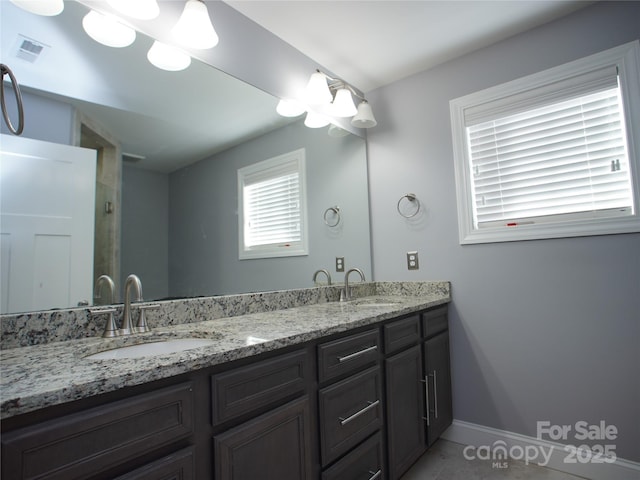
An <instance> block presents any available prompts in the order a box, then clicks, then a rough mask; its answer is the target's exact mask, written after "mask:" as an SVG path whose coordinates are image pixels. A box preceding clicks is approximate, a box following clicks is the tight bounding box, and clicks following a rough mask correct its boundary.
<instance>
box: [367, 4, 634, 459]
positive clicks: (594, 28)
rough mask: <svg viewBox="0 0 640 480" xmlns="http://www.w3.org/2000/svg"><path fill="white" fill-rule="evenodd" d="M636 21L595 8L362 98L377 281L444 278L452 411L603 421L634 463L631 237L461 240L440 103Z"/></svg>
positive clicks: (608, 40) (478, 419)
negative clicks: (403, 202) (413, 212)
mask: <svg viewBox="0 0 640 480" xmlns="http://www.w3.org/2000/svg"><path fill="white" fill-rule="evenodd" d="M638 19H640V3H639V2H628V3H609V2H605V3H600V4H596V5H593V6H590V7H587V8H585V9H583V10H580V11H578V12H576V13H574V14H572V15H570V16H568V17H565V18H562V19H560V20H558V21H556V22H553V23H549V24H547V25H544V26H542V27H539V28H536V29H534V30H531V31H529V32H526V33H524V34H521V35H518V36H515V37H512V38H511V39H509V40H507V41H504V42H501V43H498V44H496V45H493V46H491V47H488V48H484V49H482V50H479V51H477V52H475V53H472V54H469V55H467V56H464V57H462V58H459V59H457V60H454V61H451V62H449V63H446V64H443V65H441V66H438V67H436V68H433V69H430V70H428V71H425V72H422V73H420V74H417V75H415V76H412V77H410V78H407V79H404V80H402V81H398V82H396V83H394V84H392V85H389V86H387V87H384V88H381V89H378V90H376V91H374V92H372V93H370V94H368V97H369V100H370V102H371V104H372V105H374V106H375V109H376V118H377V120H378V122H379V124H378V127H376V128H374V129H372V130H371V131H370V132H369V137H368V148H369V166H370V188H371V198H372V200H371V214H372V232H373V258H374V270H375V278H376V279H377V280H433V279H446V280H451V281H452V293H453V304H452V307H451V316H450V321H451V347H452V350H451V357H452V369H453V389H454V392H453V395H454V397H453V398H454V417H455V418H456V419H458V420H462V421H467V422H472V423H476V424H480V425H484V426H488V427H494V428H497V429H503V430H507V431H512V432H517V433H521V434H525V435H530V436H535V435H536V421H538V420H548V421H550V422H551V423H553V424H570V425H573V424H575V422H577V421H579V420H585V421H588V422H590V423H593V424H596V423H598V422H599V421H600V420H605V421H606V422H607V423H608V424H614V425H616V426H617V427H618V429H619V431H620V435H619V438H618V439H617V440H616V442H615V443H616V444H617V452H616V453H617V454H618V456H619V457H622V458H627V459H629V460H634V461H640V449H639V448H638V445H640V372H639V366H640V234H627V235H611V236H594V237H583V238H568V239H555V240H540V241H527V242H513V243H501V244H487V245H467V246H461V245H459V243H458V231H457V223H456V215H457V213H456V197H455V183H454V165H453V154H452V140H451V130H450V118H449V100H451V99H453V98H456V97H459V96H462V95H465V94H468V93H471V92H474V91H478V90H481V89H484V88H487V87H490V86H493V85H496V84H500V83H503V82H507V81H509V80H512V79H515V78H518V77H521V76H524V75H527V74H531V73H534V72H537V71H540V70H543V69H546V68H550V67H553V66H555V65H559V64H562V63H565V62H568V61H571V60H574V59H577V58H580V57H583V56H586V55H588V54H591V53H595V52H597V51H600V50H604V49H607V48H609V47H613V46H616V45H619V44H622V43H625V42H629V41H632V40H635V39H637V38H638V36H639V35H638V34H639V32H640V23H639V22H638ZM406 192H414V193H416V194H417V196H418V197H419V199H420V200H421V201H422V202H423V204H424V205H425V207H426V208H425V212H424V214H423V215H422V216H421V218H419V219H416V220H415V221H407V220H404V219H402V218H401V217H399V215H397V213H396V212H395V208H396V202H397V200H398V198H399V197H400V196H401V195H403V194H404V193H406ZM408 250H418V251H419V252H420V261H421V268H420V270H419V271H417V272H413V271H412V272H409V271H407V270H406V266H405V260H404V255H405V253H406V251H408ZM567 443H575V442H572V441H569V442H567ZM580 443H583V442H580ZM600 443H602V442H600Z"/></svg>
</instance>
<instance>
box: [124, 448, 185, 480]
mask: <svg viewBox="0 0 640 480" xmlns="http://www.w3.org/2000/svg"><path fill="white" fill-rule="evenodd" d="M193 457H194V452H193V447H189V448H185V449H184V450H180V451H179V452H176V453H172V454H171V455H167V456H166V457H163V458H161V459H160V460H157V461H155V462H152V463H150V464H148V465H145V466H144V467H141V468H138V469H137V470H134V471H133V472H130V473H127V474H126V475H122V476H120V477H117V478H116V479H115V480H195V478H196V476H195V471H194V468H193V464H194V459H193Z"/></svg>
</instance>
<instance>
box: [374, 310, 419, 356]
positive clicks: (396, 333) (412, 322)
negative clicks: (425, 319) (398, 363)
mask: <svg viewBox="0 0 640 480" xmlns="http://www.w3.org/2000/svg"><path fill="white" fill-rule="evenodd" d="M383 332H384V349H385V353H386V354H390V353H394V352H397V351H398V350H401V349H403V348H405V347H409V346H411V345H415V344H417V343H418V342H419V341H420V337H421V336H420V315H413V316H411V317H407V318H403V319H401V320H396V321H395V322H391V323H388V324H386V325H385V326H384V327H383Z"/></svg>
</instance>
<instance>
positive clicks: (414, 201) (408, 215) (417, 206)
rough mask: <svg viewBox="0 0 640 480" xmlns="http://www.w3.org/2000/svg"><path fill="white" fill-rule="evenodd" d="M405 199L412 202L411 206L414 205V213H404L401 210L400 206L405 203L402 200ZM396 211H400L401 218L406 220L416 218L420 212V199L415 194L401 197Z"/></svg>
mask: <svg viewBox="0 0 640 480" xmlns="http://www.w3.org/2000/svg"><path fill="white" fill-rule="evenodd" d="M405 198H406V199H407V200H408V201H409V202H410V204H412V205H413V207H412V208H413V212H412V213H406V212H403V210H402V209H401V208H400V205H401V204H402V203H403V202H402V200H404V199H405ZM405 203H406V202H405ZM396 209H397V210H398V213H399V214H400V216H402V217H404V218H412V217H415V216H416V215H417V214H418V212H419V211H420V200H418V197H416V196H415V194H414V193H407V194H405V195H403V196H401V197H400V200H398V205H397V206H396ZM409 212H411V210H409Z"/></svg>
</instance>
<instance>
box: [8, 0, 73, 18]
mask: <svg viewBox="0 0 640 480" xmlns="http://www.w3.org/2000/svg"><path fill="white" fill-rule="evenodd" d="M11 2H12V3H13V4H15V5H16V6H18V7H20V8H21V9H23V10H26V11H27V12H30V13H35V14H36V15H44V16H46V17H53V16H55V15H59V14H60V13H62V11H63V10H64V1H63V0H11Z"/></svg>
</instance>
